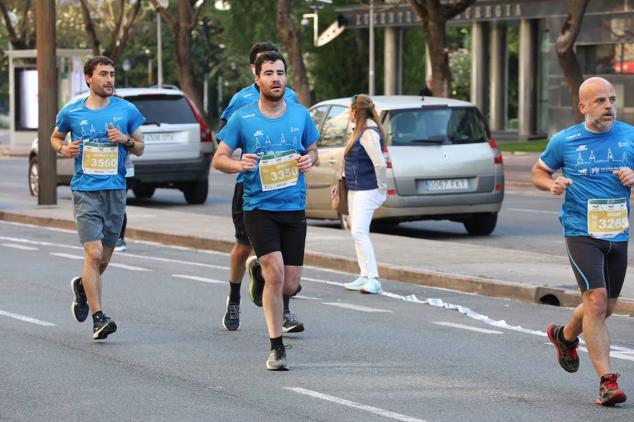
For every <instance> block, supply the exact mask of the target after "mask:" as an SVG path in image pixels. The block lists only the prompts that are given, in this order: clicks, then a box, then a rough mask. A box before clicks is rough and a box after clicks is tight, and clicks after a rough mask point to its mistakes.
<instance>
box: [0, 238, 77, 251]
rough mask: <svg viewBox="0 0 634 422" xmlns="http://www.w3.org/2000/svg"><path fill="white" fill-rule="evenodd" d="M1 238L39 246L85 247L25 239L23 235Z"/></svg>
mask: <svg viewBox="0 0 634 422" xmlns="http://www.w3.org/2000/svg"><path fill="white" fill-rule="evenodd" d="M0 240H7V241H9V242H16V243H26V244H27V245H37V246H54V247H56V248H60V249H75V250H77V249H79V250H83V249H84V248H83V247H81V246H72V245H65V244H63V243H52V242H40V241H37V240H29V239H24V238H21V237H9V236H0Z"/></svg>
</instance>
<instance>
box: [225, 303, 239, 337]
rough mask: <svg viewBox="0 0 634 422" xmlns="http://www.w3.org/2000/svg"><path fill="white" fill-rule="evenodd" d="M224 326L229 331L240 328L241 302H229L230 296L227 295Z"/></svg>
mask: <svg viewBox="0 0 634 422" xmlns="http://www.w3.org/2000/svg"><path fill="white" fill-rule="evenodd" d="M222 326H223V327H225V330H227V331H236V330H237V329H238V328H240V304H239V303H231V302H229V297H227V312H225V316H224V318H223V319H222Z"/></svg>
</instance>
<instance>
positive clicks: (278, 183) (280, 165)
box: [259, 150, 299, 191]
mask: <svg viewBox="0 0 634 422" xmlns="http://www.w3.org/2000/svg"><path fill="white" fill-rule="evenodd" d="M298 158H299V154H297V151H295V150H289V151H284V152H280V153H277V154H269V155H263V156H262V157H261V158H260V166H259V167H260V181H261V182H262V190H263V191H271V190H277V189H282V188H285V187H288V186H295V185H296V184H297V178H298V177H299V169H298V168H297V159H298Z"/></svg>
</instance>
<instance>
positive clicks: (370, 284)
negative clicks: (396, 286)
mask: <svg viewBox="0 0 634 422" xmlns="http://www.w3.org/2000/svg"><path fill="white" fill-rule="evenodd" d="M367 280H368V281H367V282H366V283H365V284H364V285H363V286H361V288H360V289H359V290H360V291H361V293H369V294H373V295H376V294H379V293H381V292H382V291H383V289H382V288H381V282H380V281H379V280H378V279H377V278H368V279H367Z"/></svg>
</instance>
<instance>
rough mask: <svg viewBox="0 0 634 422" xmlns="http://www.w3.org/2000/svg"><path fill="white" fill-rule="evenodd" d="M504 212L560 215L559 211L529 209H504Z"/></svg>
mask: <svg viewBox="0 0 634 422" xmlns="http://www.w3.org/2000/svg"><path fill="white" fill-rule="evenodd" d="M504 211H515V212H528V213H531V214H548V215H559V211H548V210H531V209H527V208H504Z"/></svg>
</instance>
